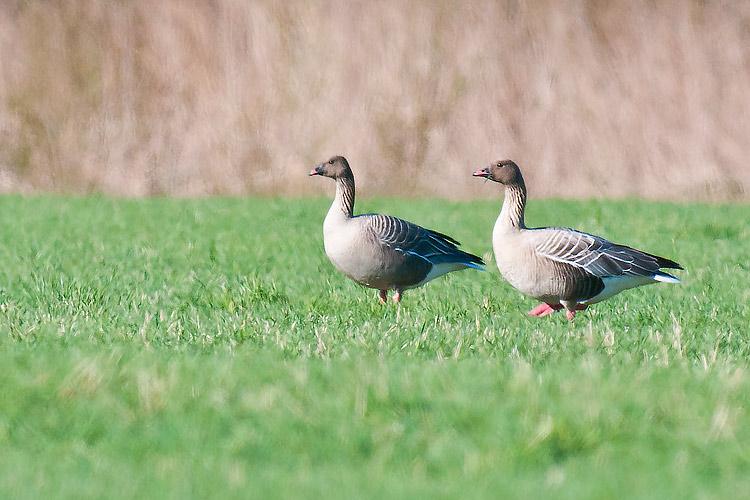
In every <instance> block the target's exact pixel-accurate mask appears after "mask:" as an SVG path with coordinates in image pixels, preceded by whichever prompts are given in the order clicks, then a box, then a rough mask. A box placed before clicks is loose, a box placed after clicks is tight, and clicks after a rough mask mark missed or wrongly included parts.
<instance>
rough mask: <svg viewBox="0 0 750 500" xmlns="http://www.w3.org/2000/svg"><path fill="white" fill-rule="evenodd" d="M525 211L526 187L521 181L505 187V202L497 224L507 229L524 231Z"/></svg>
mask: <svg viewBox="0 0 750 500" xmlns="http://www.w3.org/2000/svg"><path fill="white" fill-rule="evenodd" d="M525 209H526V186H525V185H524V183H523V181H521V182H520V183H518V184H512V185H508V186H505V200H503V208H502V210H500V217H498V222H499V223H500V224H501V225H502V226H504V227H505V228H508V229H511V228H512V229H525V228H526V224H525V223H524V220H523V215H524V210H525Z"/></svg>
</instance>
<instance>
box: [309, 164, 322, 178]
mask: <svg viewBox="0 0 750 500" xmlns="http://www.w3.org/2000/svg"><path fill="white" fill-rule="evenodd" d="M309 175H310V177H312V176H313V175H320V165H318V166H317V167H315V168H314V169H312V170H310V174H309Z"/></svg>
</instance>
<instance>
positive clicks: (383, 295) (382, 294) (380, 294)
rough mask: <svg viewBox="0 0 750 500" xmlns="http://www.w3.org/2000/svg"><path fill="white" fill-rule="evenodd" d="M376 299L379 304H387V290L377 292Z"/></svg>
mask: <svg viewBox="0 0 750 500" xmlns="http://www.w3.org/2000/svg"><path fill="white" fill-rule="evenodd" d="M378 298H379V299H380V303H381V304H385V303H386V302H388V290H378Z"/></svg>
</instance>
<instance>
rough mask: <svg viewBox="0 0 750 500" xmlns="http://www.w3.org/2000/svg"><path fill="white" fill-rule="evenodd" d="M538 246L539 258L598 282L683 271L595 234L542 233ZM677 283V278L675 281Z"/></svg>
mask: <svg viewBox="0 0 750 500" xmlns="http://www.w3.org/2000/svg"><path fill="white" fill-rule="evenodd" d="M540 236H542V237H541V238H539V240H538V241H537V243H536V245H535V251H536V253H537V255H539V256H541V257H545V258H547V259H550V260H552V261H555V262H558V263H561V264H565V265H569V266H572V267H575V268H578V269H582V270H584V271H586V273H588V274H590V275H592V276H596V277H597V278H607V277H613V276H637V277H649V278H656V277H657V276H668V277H671V278H674V276H672V275H670V274H668V273H665V272H663V271H660V268H663V267H664V268H672V269H682V267H681V266H680V265H679V264H677V263H676V262H674V261H672V260H669V259H665V258H664V257H659V256H657V255H652V254H650V253H646V252H642V251H640V250H636V249H635V248H631V247H628V246H625V245H618V244H616V243H612V242H610V241H607V240H605V239H604V238H601V237H599V236H594V235H593V234H588V233H584V232H581V231H576V230H574V229H568V228H547V229H543V230H540ZM674 279H676V278H674Z"/></svg>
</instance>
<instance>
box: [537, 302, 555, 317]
mask: <svg viewBox="0 0 750 500" xmlns="http://www.w3.org/2000/svg"><path fill="white" fill-rule="evenodd" d="M560 309H562V304H547V303H545V302H542V303H541V304H539V305H538V306H536V307H535V308H534V309H532V310H531V311H529V316H536V317H537V318H543V317H544V316H549V315H550V314H552V313H554V312H555V311H559V310H560Z"/></svg>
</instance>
